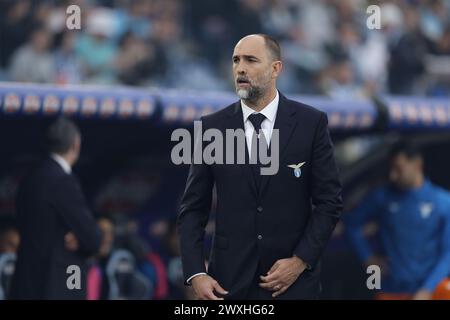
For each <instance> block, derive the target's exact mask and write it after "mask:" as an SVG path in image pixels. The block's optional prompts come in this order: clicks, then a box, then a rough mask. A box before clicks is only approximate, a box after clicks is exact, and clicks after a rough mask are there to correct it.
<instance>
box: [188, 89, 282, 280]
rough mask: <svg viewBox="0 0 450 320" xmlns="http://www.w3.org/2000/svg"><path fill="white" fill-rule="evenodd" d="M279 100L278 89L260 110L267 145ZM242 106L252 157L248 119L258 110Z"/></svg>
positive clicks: (197, 274)
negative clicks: (273, 96) (263, 117)
mask: <svg viewBox="0 0 450 320" xmlns="http://www.w3.org/2000/svg"><path fill="white" fill-rule="evenodd" d="M279 100H280V96H279V94H278V90H277V93H276V95H275V98H273V100H272V101H271V102H269V104H268V105H267V106H265V107H264V108H263V109H262V110H261V111H260V112H259V113H262V114H263V115H264V116H265V117H266V119H264V121H263V122H262V123H261V129H262V132H263V133H264V137H265V138H266V141H267V146H270V139H271V138H272V131H273V126H274V124H275V118H276V117H277V111H278V102H279ZM241 107H242V115H243V116H244V119H243V120H244V130H245V139H246V141H247V149H248V156H249V158H250V157H251V150H252V137H253V132H254V131H255V128H253V125H252V123H251V122H250V120H248V117H249V115H251V114H252V113H258V112H256V111H255V110H253V109H252V108H250V107H249V106H247V105H246V104H245V103H244V101H243V100H241ZM199 275H206V273H204V272H200V273H196V274H194V275H192V276H191V277H189V279H187V281H186V282H187V283H188V284H190V283H191V280H192V279H193V278H194V277H196V276H199Z"/></svg>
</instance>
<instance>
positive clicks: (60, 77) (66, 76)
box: [54, 31, 82, 84]
mask: <svg viewBox="0 0 450 320" xmlns="http://www.w3.org/2000/svg"><path fill="white" fill-rule="evenodd" d="M58 40H59V41H60V44H59V45H58V48H59V49H57V51H56V52H55V55H54V59H55V60H54V62H55V68H56V80H55V82H56V83H57V84H69V83H71V84H78V83H81V82H82V74H81V67H82V65H81V61H80V59H79V58H78V56H77V55H76V53H75V40H76V33H75V32H72V31H66V32H64V33H62V34H61V35H60V38H59V39H58Z"/></svg>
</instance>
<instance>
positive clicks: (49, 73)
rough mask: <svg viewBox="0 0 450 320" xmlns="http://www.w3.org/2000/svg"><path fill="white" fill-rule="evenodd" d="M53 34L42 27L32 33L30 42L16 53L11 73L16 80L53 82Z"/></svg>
mask: <svg viewBox="0 0 450 320" xmlns="http://www.w3.org/2000/svg"><path fill="white" fill-rule="evenodd" d="M51 44H52V34H51V33H50V32H49V31H48V30H47V29H45V28H43V27H40V28H37V29H35V30H33V32H32V33H31V37H30V43H27V44H24V45H23V46H21V47H20V48H19V49H17V52H16V53H14V55H13V58H12V62H11V69H10V74H11V78H12V80H14V81H21V82H44V83H45V82H53V81H54V80H55V68H54V63H53V57H52V54H51V51H50V47H51Z"/></svg>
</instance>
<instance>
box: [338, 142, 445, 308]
mask: <svg viewBox="0 0 450 320" xmlns="http://www.w3.org/2000/svg"><path fill="white" fill-rule="evenodd" d="M423 165H424V164H423V158H422V155H421V153H420V151H419V150H418V149H417V148H416V147H415V146H414V145H412V144H411V143H400V144H399V145H397V146H395V147H394V149H393V150H392V151H391V155H390V171H389V179H390V184H389V185H386V186H382V187H379V188H377V189H376V190H374V191H372V192H371V193H369V195H367V197H366V198H365V199H363V201H362V202H361V204H360V205H359V206H358V207H357V208H356V209H355V210H353V211H352V212H351V213H349V214H348V216H347V217H346V219H344V221H345V228H346V232H347V235H348V238H349V240H350V242H351V244H352V245H353V246H354V248H355V250H356V252H357V254H358V256H359V258H360V259H361V261H362V262H363V263H364V264H365V266H369V265H376V266H378V267H380V268H381V277H382V278H381V280H380V285H381V288H378V289H381V292H382V293H381V294H379V295H378V297H379V298H380V299H408V298H409V299H420V300H422V299H430V298H431V297H432V293H433V291H434V290H435V289H436V287H437V285H438V284H439V283H440V282H441V281H442V280H443V279H445V277H446V276H447V275H448V274H449V272H450V193H449V192H448V191H446V190H444V189H441V188H440V187H438V186H436V185H434V184H433V183H432V182H431V181H429V180H428V179H427V178H426V177H425V176H424V172H423ZM371 221H375V222H376V223H378V226H379V235H380V240H381V250H379V251H378V252H377V251H375V250H373V248H372V246H371V245H370V244H369V242H368V240H367V239H366V238H365V236H364V233H363V230H364V226H365V225H366V224H367V223H368V222H371Z"/></svg>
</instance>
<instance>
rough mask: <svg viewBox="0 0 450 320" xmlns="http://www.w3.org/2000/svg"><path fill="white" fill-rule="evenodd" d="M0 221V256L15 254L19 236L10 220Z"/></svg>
mask: <svg viewBox="0 0 450 320" xmlns="http://www.w3.org/2000/svg"><path fill="white" fill-rule="evenodd" d="M4 220H5V219H2V220H1V221H0V255H1V254H3V253H17V249H18V248H19V243H20V235H19V231H18V230H17V227H16V226H15V224H14V222H13V221H12V219H9V220H11V221H4Z"/></svg>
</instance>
